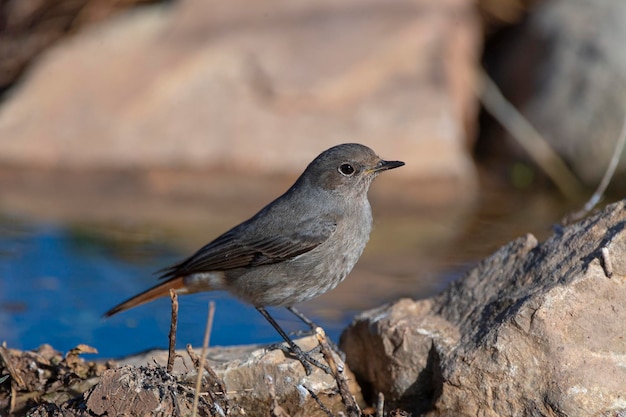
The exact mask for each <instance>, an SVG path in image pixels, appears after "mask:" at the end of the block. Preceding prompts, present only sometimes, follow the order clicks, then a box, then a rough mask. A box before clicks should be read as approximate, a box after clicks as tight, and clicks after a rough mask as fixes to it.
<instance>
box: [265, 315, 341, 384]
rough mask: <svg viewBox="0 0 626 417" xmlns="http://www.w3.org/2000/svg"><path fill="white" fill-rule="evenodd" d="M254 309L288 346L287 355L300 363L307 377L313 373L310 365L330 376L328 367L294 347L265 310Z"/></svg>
mask: <svg viewBox="0 0 626 417" xmlns="http://www.w3.org/2000/svg"><path fill="white" fill-rule="evenodd" d="M256 309H257V311H258V312H259V313H261V315H262V316H263V317H265V320H267V321H268V322H269V323H270V324H271V325H272V327H273V328H274V329H276V331H277V332H278V334H279V335H280V336H281V337H282V338H283V340H284V341H285V342H287V344H288V345H289V353H291V354H292V355H294V356H295V357H296V358H297V359H298V360H299V361H300V363H302V366H303V367H304V370H305V371H306V374H307V375H311V372H312V371H313V369H312V368H311V365H315V366H317V367H318V368H320V369H321V370H323V371H324V372H326V373H327V374H331V371H330V368H329V367H328V366H326V365H324V364H322V363H320V362H319V361H317V360H316V359H313V358H312V357H311V356H310V355H309V354H308V353H307V352H305V351H303V350H302V349H300V346H298V345H296V344H295V343H294V341H293V340H291V339H290V338H289V336H287V333H285V331H284V330H283V329H282V328H281V327H280V326H279V325H278V323H276V321H275V320H274V319H273V318H272V316H270V315H269V313H268V312H267V310H265V309H264V308H263V307H257V308H256Z"/></svg>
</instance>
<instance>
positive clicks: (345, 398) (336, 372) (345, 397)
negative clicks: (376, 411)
mask: <svg viewBox="0 0 626 417" xmlns="http://www.w3.org/2000/svg"><path fill="white" fill-rule="evenodd" d="M315 336H316V338H317V341H318V343H319V345H320V348H321V350H322V355H324V359H326V363H328V366H329V367H330V369H331V371H332V375H333V376H334V377H335V381H336V382H337V388H338V389H339V394H340V395H341V400H342V402H343V404H344V405H345V406H346V413H347V414H348V416H350V417H359V416H360V415H361V409H360V408H359V405H358V404H357V402H356V399H355V398H354V395H352V393H351V392H350V387H348V381H347V380H346V377H345V375H344V373H343V371H344V369H345V365H344V363H343V362H342V360H341V358H339V355H336V354H335V352H333V350H332V349H331V347H330V345H329V343H328V339H327V338H326V333H324V329H322V328H321V327H317V328H316V329H315Z"/></svg>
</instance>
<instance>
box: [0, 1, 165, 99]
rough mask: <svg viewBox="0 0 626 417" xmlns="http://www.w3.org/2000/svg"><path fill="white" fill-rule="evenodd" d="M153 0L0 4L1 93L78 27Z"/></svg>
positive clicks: (12, 2) (5, 2)
mask: <svg viewBox="0 0 626 417" xmlns="http://www.w3.org/2000/svg"><path fill="white" fill-rule="evenodd" d="M151 2H154V0H121V1H107V0H75V1H58V0H6V1H3V2H0V93H2V91H3V90H4V89H6V88H8V87H9V86H10V85H11V84H12V83H13V82H15V81H16V80H17V79H18V77H19V76H20V75H21V74H22V71H24V68H26V67H27V66H28V64H29V63H30V62H31V61H32V60H33V59H35V58H36V57H37V56H38V55H39V54H40V53H42V52H43V51H45V49H46V48H47V47H49V46H50V45H52V44H53V43H54V42H55V41H57V40H58V39H60V38H62V37H63V36H67V35H70V34H72V33H74V34H75V33H76V32H77V31H78V30H79V29H80V28H81V27H84V26H86V25H89V24H92V23H94V22H97V21H100V20H103V19H105V18H106V17H108V16H110V15H112V14H114V13H116V12H119V11H120V10H123V9H126V8H129V7H131V6H133V5H135V4H138V3H151Z"/></svg>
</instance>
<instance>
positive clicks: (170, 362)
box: [167, 290, 178, 374]
mask: <svg viewBox="0 0 626 417" xmlns="http://www.w3.org/2000/svg"><path fill="white" fill-rule="evenodd" d="M170 299H171V300H172V319H171V321H170V335H169V340H170V345H169V349H168V352H167V372H168V373H170V374H171V373H172V370H173V369H174V359H176V328H177V327H178V295H176V291H174V290H170Z"/></svg>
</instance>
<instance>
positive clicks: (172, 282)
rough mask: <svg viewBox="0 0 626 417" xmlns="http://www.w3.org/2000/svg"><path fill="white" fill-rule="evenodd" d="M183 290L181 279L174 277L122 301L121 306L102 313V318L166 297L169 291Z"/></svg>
mask: <svg viewBox="0 0 626 417" xmlns="http://www.w3.org/2000/svg"><path fill="white" fill-rule="evenodd" d="M183 288H185V283H184V279H183V277H176V278H172V279H169V280H167V281H165V282H162V283H160V284H158V285H155V286H154V287H152V288H150V289H148V290H146V291H144V292H142V293H141V294H137V295H136V296H134V297H132V298H130V299H128V300H126V301H124V302H123V303H121V304H118V305H116V306H115V307H113V308H112V309H110V310H109V311H107V312H106V313H104V317H111V316H112V315H114V314H117V313H119V312H121V311H124V310H128V309H130V308H133V307H137V306H139V305H142V304H144V303H147V302H148V301H152V300H156V299H157V298H161V297H167V296H169V295H170V290H174V291H177V292H178V291H180V290H182V289H183Z"/></svg>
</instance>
